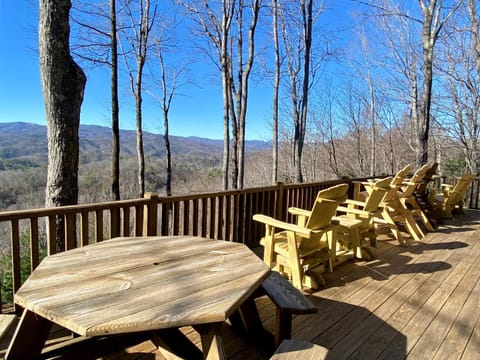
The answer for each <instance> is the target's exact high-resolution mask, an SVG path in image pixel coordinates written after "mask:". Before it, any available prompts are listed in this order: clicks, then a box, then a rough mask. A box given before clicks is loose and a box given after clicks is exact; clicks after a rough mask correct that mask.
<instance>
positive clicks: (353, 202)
mask: <svg viewBox="0 0 480 360" xmlns="http://www.w3.org/2000/svg"><path fill="white" fill-rule="evenodd" d="M344 204H347V205H353V206H358V207H364V206H365V202H364V201H359V200H352V199H347V201H345V202H344Z"/></svg>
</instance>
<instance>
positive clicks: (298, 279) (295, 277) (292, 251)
mask: <svg viewBox="0 0 480 360" xmlns="http://www.w3.org/2000/svg"><path fill="white" fill-rule="evenodd" d="M287 241H288V256H289V261H290V269H291V271H292V282H293V286H295V287H296V288H297V289H300V290H302V277H303V271H302V269H301V266H300V259H299V258H298V249H297V241H296V239H295V233H294V232H291V231H288V232H287Z"/></svg>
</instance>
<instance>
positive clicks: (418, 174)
mask: <svg viewBox="0 0 480 360" xmlns="http://www.w3.org/2000/svg"><path fill="white" fill-rule="evenodd" d="M430 167H431V166H430V165H429V164H425V165H423V166H422V167H421V168H420V169H418V170H417V171H415V173H414V174H413V176H412V177H411V178H410V179H409V180H407V181H404V182H403V186H402V187H401V191H399V192H398V196H399V198H400V202H401V204H402V206H403V207H404V208H405V209H406V210H410V213H411V214H412V216H417V217H418V218H419V219H420V220H421V221H422V223H423V225H425V228H426V229H427V230H428V231H434V228H433V226H432V224H431V223H430V221H429V219H428V217H427V216H426V215H425V213H424V212H423V210H422V209H421V207H420V205H419V204H418V202H417V199H416V196H415V192H416V190H417V188H418V187H419V186H421V185H423V184H424V178H425V175H426V173H427V171H429V169H430ZM415 232H416V233H417V234H419V236H420V237H423V236H425V233H424V232H423V230H422V228H421V227H420V226H418V224H417V223H416V222H415Z"/></svg>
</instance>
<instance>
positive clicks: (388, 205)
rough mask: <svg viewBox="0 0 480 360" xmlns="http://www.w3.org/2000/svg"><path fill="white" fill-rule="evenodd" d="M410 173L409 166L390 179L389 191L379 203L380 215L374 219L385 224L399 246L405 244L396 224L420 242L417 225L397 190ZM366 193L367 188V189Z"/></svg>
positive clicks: (410, 168)
mask: <svg viewBox="0 0 480 360" xmlns="http://www.w3.org/2000/svg"><path fill="white" fill-rule="evenodd" d="M411 171H412V167H411V166H410V165H407V166H405V167H404V168H403V169H401V170H400V171H399V172H398V173H397V174H396V175H395V176H394V178H393V179H392V182H391V184H390V190H389V191H388V192H387V194H385V197H384V198H383V201H382V203H381V207H382V213H381V215H379V216H377V217H376V218H375V221H376V222H378V223H383V224H386V225H387V226H388V227H389V229H390V231H391V232H392V234H393V236H395V238H396V239H397V240H398V242H399V243H400V244H401V245H404V246H406V245H407V242H406V240H405V238H404V237H403V236H402V234H401V233H400V230H399V229H398V227H397V224H396V222H399V223H402V224H403V225H404V226H405V229H406V230H407V231H408V233H409V234H410V235H411V236H412V237H413V238H414V239H415V240H420V237H421V235H420V234H418V233H417V228H418V226H417V224H416V223H415V219H414V218H413V216H412V214H411V212H410V210H408V209H406V208H405V207H404V205H403V204H402V202H401V201H400V198H399V195H398V193H399V190H400V187H401V186H402V184H403V181H404V180H405V178H406V177H407V176H408V174H409V173H410V172H411ZM367 191H368V188H367Z"/></svg>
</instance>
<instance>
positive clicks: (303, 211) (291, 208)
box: [288, 207, 312, 217]
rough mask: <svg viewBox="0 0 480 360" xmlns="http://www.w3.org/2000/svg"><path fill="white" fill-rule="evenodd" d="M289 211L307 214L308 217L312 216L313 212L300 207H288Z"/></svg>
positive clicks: (296, 213)
mask: <svg viewBox="0 0 480 360" xmlns="http://www.w3.org/2000/svg"><path fill="white" fill-rule="evenodd" d="M288 212H289V213H290V214H292V215H301V216H307V217H308V216H310V215H311V213H312V212H311V211H310V210H305V209H300V208H297V207H290V208H288Z"/></svg>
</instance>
